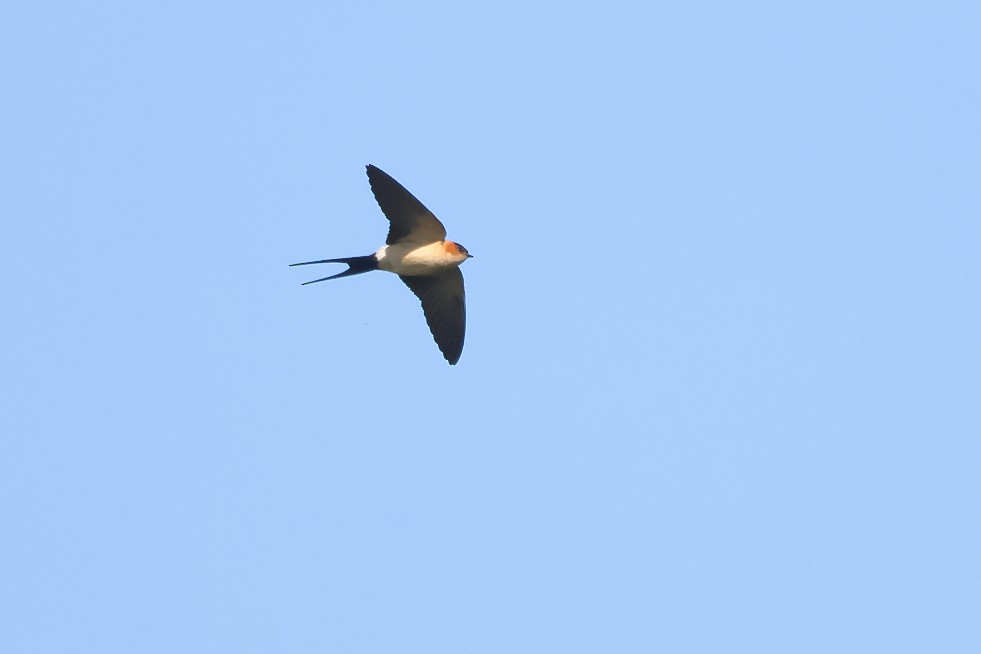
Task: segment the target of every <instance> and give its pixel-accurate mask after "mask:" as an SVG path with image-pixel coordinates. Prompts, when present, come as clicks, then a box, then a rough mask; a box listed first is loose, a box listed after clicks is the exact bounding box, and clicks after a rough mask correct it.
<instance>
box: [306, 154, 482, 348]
mask: <svg viewBox="0 0 981 654" xmlns="http://www.w3.org/2000/svg"><path fill="white" fill-rule="evenodd" d="M367 171H368V181H369V183H370V184H371V191H372V193H374V195H375V199H376V200H377V201H378V206H380V207H381V210H382V212H383V213H384V214H385V217H386V218H388V220H389V223H390V225H389V230H388V238H387V239H386V241H385V245H383V246H382V247H381V248H379V249H378V251H377V252H375V253H374V254H369V255H366V256H361V257H344V258H340V259H322V260H320V261H305V262H303V263H294V264H291V265H293V266H305V265H309V264H314V263H344V264H347V266H348V269H347V270H345V271H343V272H340V273H337V274H336V275H331V276H330V277H324V278H321V279H315V280H313V281H310V282H305V284H313V283H314V282H322V281H325V280H328V279H338V278H341V277H348V276H351V275H358V274H361V273H366V272H369V271H372V270H384V271H386V272H391V273H395V274H396V275H398V276H399V277H400V278H401V279H402V281H403V282H404V283H405V285H406V286H408V287H409V289H410V290H411V291H412V292H413V293H415V294H416V296H417V297H418V298H419V300H420V301H421V302H422V309H423V312H424V313H425V314H426V323H427V324H428V325H429V330H430V331H431V332H432V334H433V339H434V340H435V341H436V345H438V346H439V349H440V351H441V352H442V353H443V356H444V357H445V358H446V360H447V361H448V362H449V363H450V365H454V364H456V362H457V361H458V360H459V359H460V353H461V352H462V351H463V340H464V336H465V333H466V323H467V309H466V294H465V291H464V287H463V275H462V274H461V273H460V268H459V266H460V264H461V263H463V262H464V261H466V260H467V259H469V258H470V256H471V255H470V253H469V252H467V249H466V248H465V247H463V246H462V245H460V244H459V243H454V242H453V241H447V240H446V228H444V227H443V224H442V223H441V222H439V219H437V218H436V216H434V215H433V213H432V212H431V211H429V209H427V208H426V207H425V206H424V205H423V204H422V203H421V202H419V200H417V199H416V198H415V197H414V196H413V195H412V194H411V193H409V192H408V191H407V190H405V188H404V187H403V186H402V185H401V184H399V183H398V182H396V181H395V180H394V179H393V178H392V177H391V176H389V175H388V174H387V173H385V172H384V171H382V170H381V169H380V168H376V167H375V166H372V165H369V166H368V167H367Z"/></svg>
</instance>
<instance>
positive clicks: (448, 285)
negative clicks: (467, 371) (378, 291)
mask: <svg viewBox="0 0 981 654" xmlns="http://www.w3.org/2000/svg"><path fill="white" fill-rule="evenodd" d="M399 277H400V278H401V279H402V281H403V282H405V285H406V286H408V287H409V289H411V290H412V292H413V293H415V294H416V296H417V297H418V298H419V300H421V301H422V310H423V312H424V313H425V314H426V323H427V324H428V325H429V331H431V332H432V333H433V340H435V341H436V345H438V346H439V351H440V352H442V353H443V357H444V358H445V359H446V360H447V361H449V362H450V365H451V366H452V365H454V364H456V362H457V361H459V360H460V353H461V352H463V337H464V335H465V333H466V330H467V302H466V293H465V291H464V290H463V273H461V272H460V269H459V268H450V269H449V270H447V271H445V272H441V273H439V274H438V275H427V276H425V277H409V276H405V275H399Z"/></svg>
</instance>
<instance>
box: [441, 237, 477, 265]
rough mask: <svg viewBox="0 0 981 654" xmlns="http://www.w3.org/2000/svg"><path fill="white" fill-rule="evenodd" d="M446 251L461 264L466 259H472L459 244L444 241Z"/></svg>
mask: <svg viewBox="0 0 981 654" xmlns="http://www.w3.org/2000/svg"><path fill="white" fill-rule="evenodd" d="M446 251H447V252H448V253H449V254H452V255H455V256H458V257H460V262H461V263H462V262H464V261H466V260H467V259H471V258H473V255H472V254H470V253H469V252H467V248H465V247H463V246H462V245H460V244H459V243H454V242H453V241H446Z"/></svg>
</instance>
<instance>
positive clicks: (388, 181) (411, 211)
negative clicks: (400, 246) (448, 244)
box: [367, 164, 446, 245]
mask: <svg viewBox="0 0 981 654" xmlns="http://www.w3.org/2000/svg"><path fill="white" fill-rule="evenodd" d="M367 168H368V182H369V183H370V184H371V192H372V193H374V194H375V200H377V201H378V206H379V207H381V210H382V213H384V214H385V217H386V218H388V222H389V223H390V226H389V228H388V238H387V239H385V243H386V244H388V245H392V244H393V243H398V242H399V241H413V242H418V243H435V242H436V241H442V240H444V239H445V238H446V228H445V227H443V223H441V222H439V219H437V218H436V216H434V215H433V212H432V211H430V210H429V209H427V208H426V207H425V205H424V204H423V203H422V202H419V200H417V199H416V198H415V196H414V195H412V194H411V193H409V192H408V191H406V190H405V187H404V186H402V185H401V184H399V183H398V182H396V181H395V180H394V179H392V177H391V175H389V174H388V173H386V172H385V171H383V170H382V169H380V168H376V167H375V166H372V165H371V164H368V167H367Z"/></svg>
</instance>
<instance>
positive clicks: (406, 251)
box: [375, 243, 460, 276]
mask: <svg viewBox="0 0 981 654" xmlns="http://www.w3.org/2000/svg"><path fill="white" fill-rule="evenodd" d="M375 256H376V257H377V258H378V267H379V268H381V269H382V270H387V271H389V272H393V273H395V274H396V275H409V276H422V275H432V274H434V273H438V272H440V271H441V270H446V269H447V268H450V267H452V266H457V265H459V263H460V262H459V261H455V260H453V259H451V258H450V256H449V255H448V254H447V252H446V248H445V247H444V246H443V244H442V243H430V244H429V245H422V246H420V245H415V244H411V243H396V244H395V245H387V246H385V247H383V248H382V249H381V250H379V251H378V252H377V253H376V255H375Z"/></svg>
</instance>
